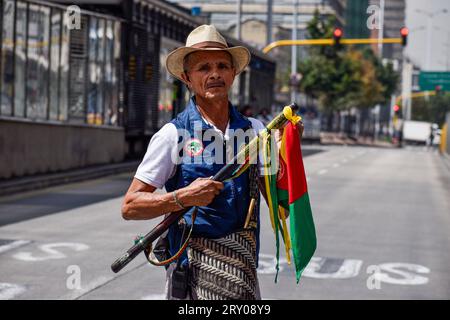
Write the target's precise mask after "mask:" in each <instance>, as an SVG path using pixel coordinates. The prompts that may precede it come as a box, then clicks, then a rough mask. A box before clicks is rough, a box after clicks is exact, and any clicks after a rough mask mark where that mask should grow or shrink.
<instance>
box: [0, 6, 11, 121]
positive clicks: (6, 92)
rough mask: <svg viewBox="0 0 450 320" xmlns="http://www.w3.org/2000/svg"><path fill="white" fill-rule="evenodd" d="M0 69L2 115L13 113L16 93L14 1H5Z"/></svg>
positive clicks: (0, 110)
mask: <svg viewBox="0 0 450 320" xmlns="http://www.w3.org/2000/svg"><path fill="white" fill-rule="evenodd" d="M1 55H2V56H1V66H0V67H1V68H0V69H1V70H0V76H1V79H0V88H1V90H0V93H1V96H0V100H1V108H0V114H1V115H7V116H11V115H12V108H13V98H14V97H13V93H14V63H13V61H14V57H13V56H14V1H12V0H5V1H3V27H2V46H1Z"/></svg>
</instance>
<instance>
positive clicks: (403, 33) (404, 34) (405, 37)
mask: <svg viewBox="0 0 450 320" xmlns="http://www.w3.org/2000/svg"><path fill="white" fill-rule="evenodd" d="M408 34H409V30H408V28H407V27H403V28H401V29H400V35H401V36H402V46H406V45H407V43H408Z"/></svg>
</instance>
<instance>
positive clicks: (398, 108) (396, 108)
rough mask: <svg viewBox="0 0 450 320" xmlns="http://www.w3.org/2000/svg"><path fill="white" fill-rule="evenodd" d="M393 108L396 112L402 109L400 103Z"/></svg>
mask: <svg viewBox="0 0 450 320" xmlns="http://www.w3.org/2000/svg"><path fill="white" fill-rule="evenodd" d="M392 109H394V112H398V111H399V110H400V107H399V105H398V104H396V105H394V107H393V108H392Z"/></svg>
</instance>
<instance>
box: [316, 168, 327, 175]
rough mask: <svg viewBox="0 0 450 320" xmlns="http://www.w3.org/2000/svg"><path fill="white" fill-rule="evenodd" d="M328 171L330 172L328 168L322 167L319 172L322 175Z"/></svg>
mask: <svg viewBox="0 0 450 320" xmlns="http://www.w3.org/2000/svg"><path fill="white" fill-rule="evenodd" d="M327 172H328V170H327V169H322V170H320V171H319V172H318V173H317V174H320V175H322V174H325V173H327Z"/></svg>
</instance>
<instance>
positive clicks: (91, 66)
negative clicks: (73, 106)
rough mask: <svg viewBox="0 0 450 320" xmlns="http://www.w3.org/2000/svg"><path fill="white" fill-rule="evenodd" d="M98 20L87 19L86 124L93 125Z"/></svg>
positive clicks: (95, 94)
mask: <svg viewBox="0 0 450 320" xmlns="http://www.w3.org/2000/svg"><path fill="white" fill-rule="evenodd" d="M97 22H98V19H97V18H94V17H91V18H89V32H88V34H89V54H88V59H89V60H88V81H89V82H88V99H87V103H88V105H87V120H86V121H87V123H89V124H94V123H95V114H96V111H97V94H98V68H97V49H98V45H97V43H98V32H97Z"/></svg>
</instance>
